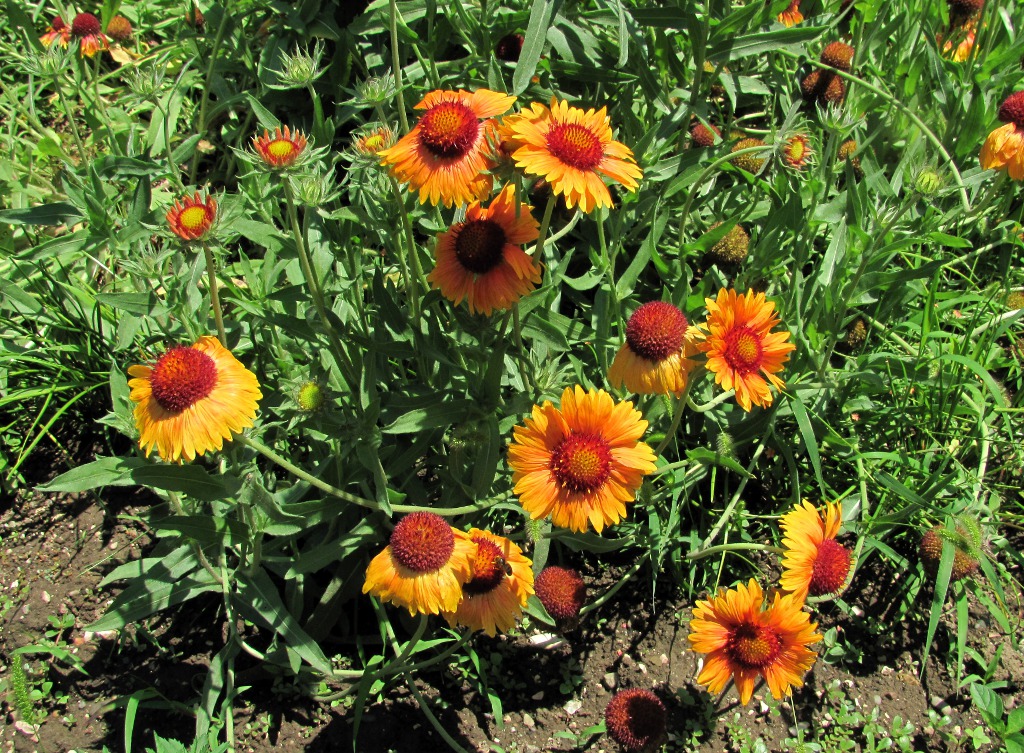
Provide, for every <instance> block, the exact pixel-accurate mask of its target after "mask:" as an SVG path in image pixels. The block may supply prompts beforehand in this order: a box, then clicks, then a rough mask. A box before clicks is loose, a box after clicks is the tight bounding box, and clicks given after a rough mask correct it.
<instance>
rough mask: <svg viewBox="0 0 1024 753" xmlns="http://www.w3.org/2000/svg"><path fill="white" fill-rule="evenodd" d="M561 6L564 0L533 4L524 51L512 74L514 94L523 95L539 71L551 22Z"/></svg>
mask: <svg viewBox="0 0 1024 753" xmlns="http://www.w3.org/2000/svg"><path fill="white" fill-rule="evenodd" d="M561 5H562V0H538V2H536V3H534V4H533V9H532V10H531V11H530V21H529V24H528V25H527V27H526V35H525V38H524V40H523V49H522V51H521V52H520V53H519V62H518V63H516V70H515V73H513V74H512V93H513V94H522V93H523V92H524V91H526V87H528V86H529V85H530V79H532V78H533V74H534V72H535V71H536V70H537V63H539V62H540V56H541V54H542V53H543V52H544V44H545V42H546V41H547V36H548V27H549V26H551V21H552V19H553V18H554V17H555V13H556V12H557V11H558V9H559V8H560V7H561Z"/></svg>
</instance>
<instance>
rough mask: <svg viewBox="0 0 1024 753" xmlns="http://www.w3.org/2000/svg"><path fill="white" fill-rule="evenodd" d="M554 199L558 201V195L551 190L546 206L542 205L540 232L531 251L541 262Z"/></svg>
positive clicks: (553, 209) (553, 208) (553, 207)
mask: <svg viewBox="0 0 1024 753" xmlns="http://www.w3.org/2000/svg"><path fill="white" fill-rule="evenodd" d="M556 201H558V197H557V196H555V192H554V191H552V192H551V195H550V196H548V203H547V206H546V207H544V217H542V218H541V221H540V234H539V235H538V236H537V246H536V248H535V249H534V251H533V258H535V259H537V261H539V262H542V263H543V261H544V242H545V240H546V236H547V234H548V228H549V227H550V226H551V215H552V214H553V213H554V211H555V202H556Z"/></svg>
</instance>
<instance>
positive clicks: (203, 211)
mask: <svg viewBox="0 0 1024 753" xmlns="http://www.w3.org/2000/svg"><path fill="white" fill-rule="evenodd" d="M216 218H217V201H216V199H214V198H213V197H212V196H207V197H206V199H203V197H202V196H200V195H199V192H198V191H196V192H195V196H186V197H185V198H184V199H181V200H178V199H175V201H174V206H173V207H171V209H170V210H169V211H168V212H167V224H168V225H169V226H170V228H171V232H173V233H174V234H175V235H177V236H178V237H179V238H181V239H182V240H183V241H197V240H201V239H202V238H204V237H205V236H206V234H207V233H208V232H210V228H211V227H213V221H214V220H215V219H216Z"/></svg>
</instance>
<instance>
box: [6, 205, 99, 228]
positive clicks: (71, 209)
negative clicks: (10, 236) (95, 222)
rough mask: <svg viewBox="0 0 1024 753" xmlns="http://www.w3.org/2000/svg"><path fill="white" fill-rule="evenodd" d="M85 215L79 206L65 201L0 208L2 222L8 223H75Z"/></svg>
mask: <svg viewBox="0 0 1024 753" xmlns="http://www.w3.org/2000/svg"><path fill="white" fill-rule="evenodd" d="M84 216H85V215H83V214H82V213H81V212H80V211H79V210H78V208H77V207H75V206H72V205H71V204H68V203H66V202H63V201H60V202H57V203H55V204H40V205H39V206H37V207H28V208H24V209H4V210H0V222H5V223H7V224H8V225H73V224H75V223H76V222H79V221H80V220H82V219H83V218H84Z"/></svg>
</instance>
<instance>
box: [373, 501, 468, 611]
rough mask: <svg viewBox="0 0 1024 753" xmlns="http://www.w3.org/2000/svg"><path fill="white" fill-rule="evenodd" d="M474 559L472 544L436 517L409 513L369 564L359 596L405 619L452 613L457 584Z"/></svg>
mask: <svg viewBox="0 0 1024 753" xmlns="http://www.w3.org/2000/svg"><path fill="white" fill-rule="evenodd" d="M475 553H476V546H475V545H474V543H473V541H472V539H470V537H469V536H468V535H467V534H466V533H465V532H463V531H460V530H458V529H457V528H452V527H451V526H450V525H448V523H447V522H446V521H445V519H444V518H442V517H441V516H440V515H438V514H436V513H432V512H414V513H412V514H410V515H406V516H405V517H404V518H402V519H401V520H400V521H399V522H398V525H396V526H395V530H393V531H392V532H391V538H390V539H389V541H388V545H387V546H386V547H385V548H384V551H382V552H380V553H379V554H378V555H377V556H376V557H374V558H373V559H372V560H371V561H370V564H369V566H368V567H367V568H366V580H365V582H364V583H363V593H364V594H365V593H372V594H373V595H374V596H376V597H377V598H378V599H380V600H381V601H384V602H387V601H390V602H391V603H392V604H394V605H395V606H399V607H405V608H406V609H408V610H409V614H416V613H417V612H418V613H420V614H438V613H439V612H442V611H445V612H453V611H455V609H456V608H457V607H458V605H459V600H460V599H461V598H462V584H464V583H465V582H466V581H468V580H469V579H470V578H471V577H472V574H473V568H472V564H471V561H472V559H473V556H474V555H475Z"/></svg>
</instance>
